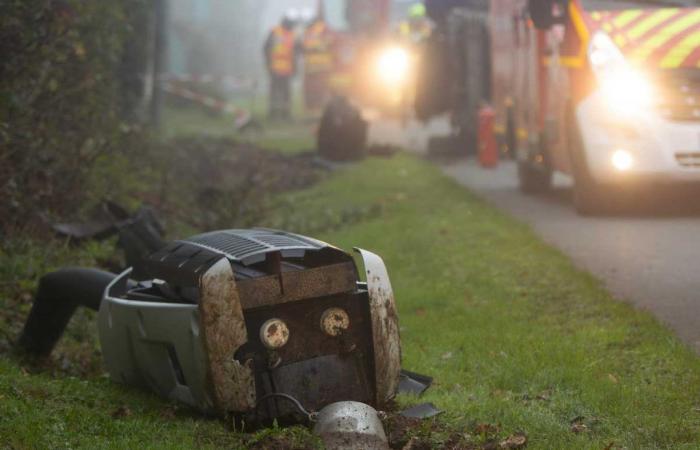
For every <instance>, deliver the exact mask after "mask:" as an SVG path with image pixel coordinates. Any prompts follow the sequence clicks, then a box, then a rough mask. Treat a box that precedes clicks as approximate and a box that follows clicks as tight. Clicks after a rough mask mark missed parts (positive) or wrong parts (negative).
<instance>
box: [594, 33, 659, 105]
mask: <svg viewBox="0 0 700 450" xmlns="http://www.w3.org/2000/svg"><path fill="white" fill-rule="evenodd" d="M588 60H589V62H590V64H591V68H592V70H593V73H594V74H595V76H596V78H597V80H598V84H599V86H600V92H601V94H602V95H603V98H604V99H605V101H606V103H607V104H608V105H609V107H610V108H611V109H612V110H613V111H615V112H618V113H623V114H630V113H636V112H643V111H645V110H648V109H649V108H651V107H652V106H653V104H654V87H653V85H652V83H651V82H650V81H649V80H648V79H647V77H646V76H645V75H644V74H643V73H642V72H641V71H640V70H637V69H635V68H633V67H631V66H630V65H629V63H628V62H627V61H626V60H625V57H624V55H623V54H622V52H621V51H620V49H619V48H618V47H617V46H616V45H615V43H614V42H613V41H612V39H610V37H609V36H608V35H607V34H605V33H603V32H598V33H596V34H595V35H594V36H593V39H591V43H590V46H589V48H588Z"/></svg>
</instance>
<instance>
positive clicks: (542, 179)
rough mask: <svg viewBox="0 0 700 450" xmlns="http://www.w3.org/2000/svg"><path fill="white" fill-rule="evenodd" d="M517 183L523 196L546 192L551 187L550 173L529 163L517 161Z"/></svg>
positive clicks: (546, 169) (544, 168)
mask: <svg viewBox="0 0 700 450" xmlns="http://www.w3.org/2000/svg"><path fill="white" fill-rule="evenodd" d="M518 182H519V184H520V191H522V192H524V193H525V194H537V193H541V192H546V191H548V190H549V189H550V188H551V187H552V171H551V170H549V169H548V168H546V167H537V166H535V165H534V164H532V163H531V162H529V161H518Z"/></svg>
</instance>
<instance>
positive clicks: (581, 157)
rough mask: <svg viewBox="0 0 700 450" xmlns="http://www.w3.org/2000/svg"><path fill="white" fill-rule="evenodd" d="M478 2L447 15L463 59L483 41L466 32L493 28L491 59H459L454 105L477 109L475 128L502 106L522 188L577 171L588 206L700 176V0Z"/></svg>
mask: <svg viewBox="0 0 700 450" xmlns="http://www.w3.org/2000/svg"><path fill="white" fill-rule="evenodd" d="M436 3H437V2H436ZM468 3H469V2H465V3H464V4H463V5H462V6H461V7H460V8H455V9H454V10H453V11H452V12H451V13H450V18H449V20H447V21H446V25H445V28H446V29H447V32H446V33H447V35H448V36H449V37H450V39H448V41H449V42H451V44H450V45H452V50H451V55H452V60H453V61H454V60H457V57H456V55H463V54H465V49H466V50H468V48H467V47H468V46H471V47H474V43H473V40H472V41H467V40H465V39H459V35H456V34H455V30H458V31H459V30H462V32H463V31H464V29H467V30H468V29H472V30H474V29H480V30H483V33H481V35H480V36H481V38H479V39H481V41H480V42H486V43H487V47H488V49H489V50H488V51H487V52H482V53H478V54H477V56H478V57H479V58H480V59H481V64H479V63H476V62H474V60H473V59H472V63H471V64H465V63H462V64H457V66H458V67H459V68H461V69H460V70H461V73H458V74H457V75H456V76H455V77H452V79H451V83H452V89H453V92H457V93H461V95H462V96H463V97H464V98H463V99H462V100H461V101H460V102H459V106H458V107H456V108H453V109H456V110H457V111H458V112H459V110H460V108H461V109H462V110H464V109H466V110H467V111H466V112H467V113H468V114H464V111H461V112H462V114H461V116H463V117H466V119H465V120H467V123H468V124H469V125H470V126H471V124H472V123H475V120H474V119H473V117H474V113H473V110H474V108H476V106H477V105H479V104H482V103H484V102H488V103H490V104H492V106H493V107H494V108H495V110H496V131H497V133H498V135H499V141H500V143H501V146H502V148H503V149H504V150H507V151H510V152H512V154H513V155H514V156H515V157H516V158H517V162H518V177H519V183H520V188H521V190H522V191H524V192H527V193H533V192H540V191H543V190H546V189H548V188H549V187H550V185H551V180H552V173H553V172H555V171H558V172H563V173H565V174H569V175H571V176H572V177H573V180H574V203H575V206H576V209H577V210H578V211H579V212H580V213H583V214H587V213H595V212H599V211H602V210H607V209H608V208H610V207H611V206H615V204H616V201H615V199H620V198H625V197H627V195H628V194H630V193H632V194H634V193H638V192H642V191H641V189H642V188H643V189H654V188H655V187H656V186H661V185H668V184H671V185H681V184H693V185H694V184H695V183H700V8H698V7H693V6H692V5H695V4H696V3H695V2H692V1H687V2H680V1H665V2H664V1H626V0H614V1H611V0H498V1H491V2H472V3H471V4H468ZM479 20H481V22H479ZM472 35H473V36H476V37H477V38H478V37H479V34H478V33H477V34H476V35H474V33H473V32H472ZM455 36H457V37H455ZM479 39H476V40H477V41H479ZM477 47H478V46H477ZM481 48H483V45H482V46H481ZM468 53H469V52H468V51H467V52H466V54H468ZM472 53H473V52H472ZM483 66H487V67H488V68H489V70H488V71H485V70H483ZM475 87H476V88H475ZM465 105H467V106H465ZM454 112H455V111H453V113H454Z"/></svg>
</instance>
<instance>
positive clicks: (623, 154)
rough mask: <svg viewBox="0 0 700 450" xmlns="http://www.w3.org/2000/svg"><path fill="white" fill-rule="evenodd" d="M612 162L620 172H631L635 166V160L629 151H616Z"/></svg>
mask: <svg viewBox="0 0 700 450" xmlns="http://www.w3.org/2000/svg"><path fill="white" fill-rule="evenodd" d="M610 160H611V162H612V165H613V167H614V168H615V169H617V170H619V171H620V172H624V171H626V170H629V169H630V168H631V167H632V165H633V164H634V158H632V155H631V154H630V152H628V151H627V150H615V151H614V152H613V154H612V157H611V158H610Z"/></svg>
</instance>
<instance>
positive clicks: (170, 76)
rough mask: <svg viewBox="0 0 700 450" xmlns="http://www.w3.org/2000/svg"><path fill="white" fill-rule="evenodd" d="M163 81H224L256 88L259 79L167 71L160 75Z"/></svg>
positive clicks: (239, 86) (235, 86) (233, 84)
mask: <svg viewBox="0 0 700 450" xmlns="http://www.w3.org/2000/svg"><path fill="white" fill-rule="evenodd" d="M158 80H159V81H161V82H165V83H168V82H174V83H201V84H212V83H222V84H225V85H226V86H227V87H231V88H234V89H255V88H257V87H258V82H257V80H254V79H251V78H241V77H235V76H233V75H212V74H189V73H183V74H174V73H166V74H162V75H160V76H159V77H158Z"/></svg>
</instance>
